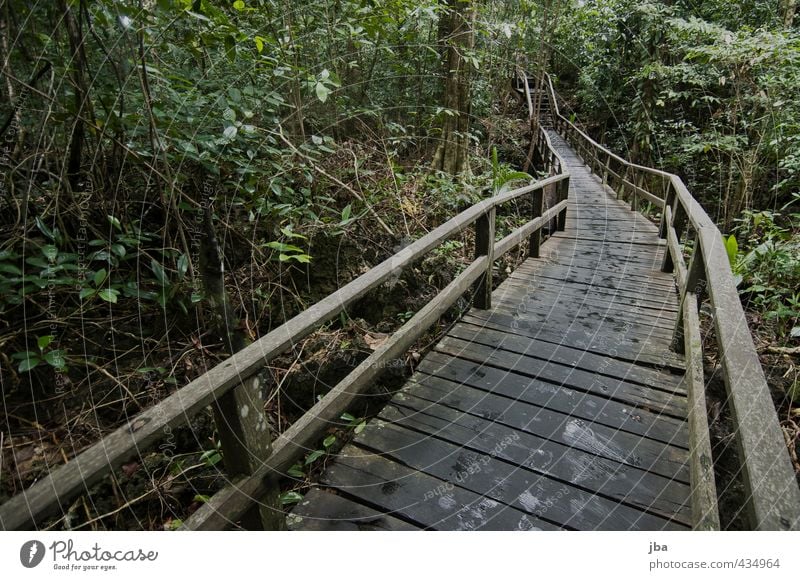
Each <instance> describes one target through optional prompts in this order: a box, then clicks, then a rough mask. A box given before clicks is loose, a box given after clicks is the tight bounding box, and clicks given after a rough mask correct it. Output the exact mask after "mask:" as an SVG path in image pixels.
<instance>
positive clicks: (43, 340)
mask: <svg viewBox="0 0 800 580" xmlns="http://www.w3.org/2000/svg"><path fill="white" fill-rule="evenodd" d="M54 338H55V337H54V336H53V335H52V334H46V335H45V336H40V337H39V338H38V340H37V341H36V344H38V345H39V350H44V349H46V348H47V347H48V345H49V344H50V343H51V342H53V339H54Z"/></svg>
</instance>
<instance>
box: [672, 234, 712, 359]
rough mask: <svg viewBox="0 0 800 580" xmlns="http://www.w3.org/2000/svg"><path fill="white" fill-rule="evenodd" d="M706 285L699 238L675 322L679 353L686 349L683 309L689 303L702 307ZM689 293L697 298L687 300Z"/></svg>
mask: <svg viewBox="0 0 800 580" xmlns="http://www.w3.org/2000/svg"><path fill="white" fill-rule="evenodd" d="M705 285H706V268H705V263H704V258H703V251H702V249H701V248H700V240H699V239H698V240H697V241H696V246H695V248H694V254H692V259H691V261H690V262H689V268H688V272H687V275H686V285H685V286H684V287H683V288H681V303H680V307H679V308H678V319H677V320H676V322H675V331H674V332H673V334H672V348H673V349H674V350H675V352H677V353H679V354H684V352H685V350H684V349H685V348H686V345H685V342H684V341H685V340H686V339H685V336H684V328H683V319H684V316H683V309H684V308H686V307H687V306H688V303H691V304H693V305H695V307H696V308H700V304H701V303H702V301H703V289H704V288H705ZM687 294H692V295H694V296H695V298H696V300H691V301H687V300H686V296H687Z"/></svg>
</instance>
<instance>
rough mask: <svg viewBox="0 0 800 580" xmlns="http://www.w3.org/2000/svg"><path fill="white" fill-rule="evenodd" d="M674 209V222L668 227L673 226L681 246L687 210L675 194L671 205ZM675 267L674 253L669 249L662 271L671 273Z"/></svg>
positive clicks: (665, 255)
mask: <svg viewBox="0 0 800 580" xmlns="http://www.w3.org/2000/svg"><path fill="white" fill-rule="evenodd" d="M666 207H667V206H666V205H665V206H664V208H665V210H664V213H665V214H666ZM671 209H672V223H671V224H668V227H672V229H673V230H674V231H675V239H676V240H677V241H678V246H679V247H680V243H681V236H682V235H683V229H684V227H685V226H686V220H687V216H686V210H685V209H684V208H683V204H682V203H681V201H680V199H679V198H678V196H675V200H674V201H673V203H672V206H671ZM674 269H675V262H674V261H673V258H672V253H671V252H669V250H668V251H667V252H666V253H665V254H664V262H663V263H662V264H661V271H662V272H666V273H670V272H672V271H673V270H674Z"/></svg>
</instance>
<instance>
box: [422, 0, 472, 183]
mask: <svg viewBox="0 0 800 580" xmlns="http://www.w3.org/2000/svg"><path fill="white" fill-rule="evenodd" d="M447 7H448V12H447V14H446V15H444V16H443V17H442V19H443V21H442V24H441V26H440V28H439V35H440V36H439V38H440V42H441V43H442V45H443V47H444V66H445V71H444V72H445V82H444V98H443V103H442V104H443V106H444V108H445V109H446V111H445V113H444V115H445V116H444V121H443V123H442V135H441V140H440V141H439V145H438V146H437V148H436V153H435V154H434V156H433V164H432V168H433V169H434V170H438V171H444V172H446V173H450V174H451V175H455V174H457V173H460V172H462V171H469V127H470V112H471V103H470V82H469V81H470V71H469V66H470V65H469V63H468V61H467V59H466V56H467V55H466V54H465V52H469V51H471V50H472V48H473V47H474V46H475V34H474V26H473V23H474V19H475V11H474V10H473V8H472V2H471V1H470V0H447Z"/></svg>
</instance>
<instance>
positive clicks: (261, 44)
mask: <svg viewBox="0 0 800 580" xmlns="http://www.w3.org/2000/svg"><path fill="white" fill-rule="evenodd" d="M253 40H255V42H256V50H257V51H258V52H259V53H261V52H262V51H263V50H264V39H263V38H261V37H260V36H256V37H255V38H254V39H253Z"/></svg>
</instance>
